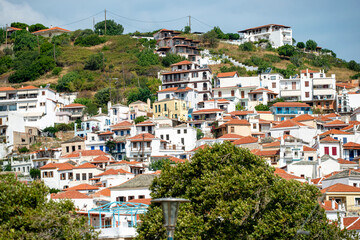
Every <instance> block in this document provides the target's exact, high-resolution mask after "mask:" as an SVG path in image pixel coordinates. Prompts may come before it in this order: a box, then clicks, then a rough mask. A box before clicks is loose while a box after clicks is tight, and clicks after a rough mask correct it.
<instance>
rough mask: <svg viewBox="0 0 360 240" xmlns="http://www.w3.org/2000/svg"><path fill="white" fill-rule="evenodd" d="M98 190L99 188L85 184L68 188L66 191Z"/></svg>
mask: <svg viewBox="0 0 360 240" xmlns="http://www.w3.org/2000/svg"><path fill="white" fill-rule="evenodd" d="M98 189H99V188H98V187H95V186H92V185H89V184H86V183H83V184H79V185H76V186H74V187H70V188H66V189H64V191H71V190H76V191H84V190H98Z"/></svg>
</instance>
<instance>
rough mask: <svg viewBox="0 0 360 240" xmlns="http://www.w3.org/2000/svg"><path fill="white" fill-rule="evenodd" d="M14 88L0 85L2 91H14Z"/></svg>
mask: <svg viewBox="0 0 360 240" xmlns="http://www.w3.org/2000/svg"><path fill="white" fill-rule="evenodd" d="M14 90H16V89H15V88H13V87H0V92H4V91H14Z"/></svg>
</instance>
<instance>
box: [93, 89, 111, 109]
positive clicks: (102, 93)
mask: <svg viewBox="0 0 360 240" xmlns="http://www.w3.org/2000/svg"><path fill="white" fill-rule="evenodd" d="M94 98H95V103H96V105H97V106H99V107H105V106H107V103H108V102H109V101H110V91H109V88H103V89H101V90H99V91H98V92H97V93H95V96H94Z"/></svg>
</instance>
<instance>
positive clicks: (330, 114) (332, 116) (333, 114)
mask: <svg viewBox="0 0 360 240" xmlns="http://www.w3.org/2000/svg"><path fill="white" fill-rule="evenodd" d="M325 117H327V118H335V117H340V115H339V114H337V113H329V114H327V115H325Z"/></svg>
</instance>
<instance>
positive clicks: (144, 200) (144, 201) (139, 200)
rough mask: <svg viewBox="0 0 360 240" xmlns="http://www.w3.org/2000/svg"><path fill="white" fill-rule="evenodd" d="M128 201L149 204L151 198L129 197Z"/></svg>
mask: <svg viewBox="0 0 360 240" xmlns="http://www.w3.org/2000/svg"><path fill="white" fill-rule="evenodd" d="M129 202H132V203H142V204H146V205H150V204H151V198H142V199H131V200H130V201H129Z"/></svg>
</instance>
